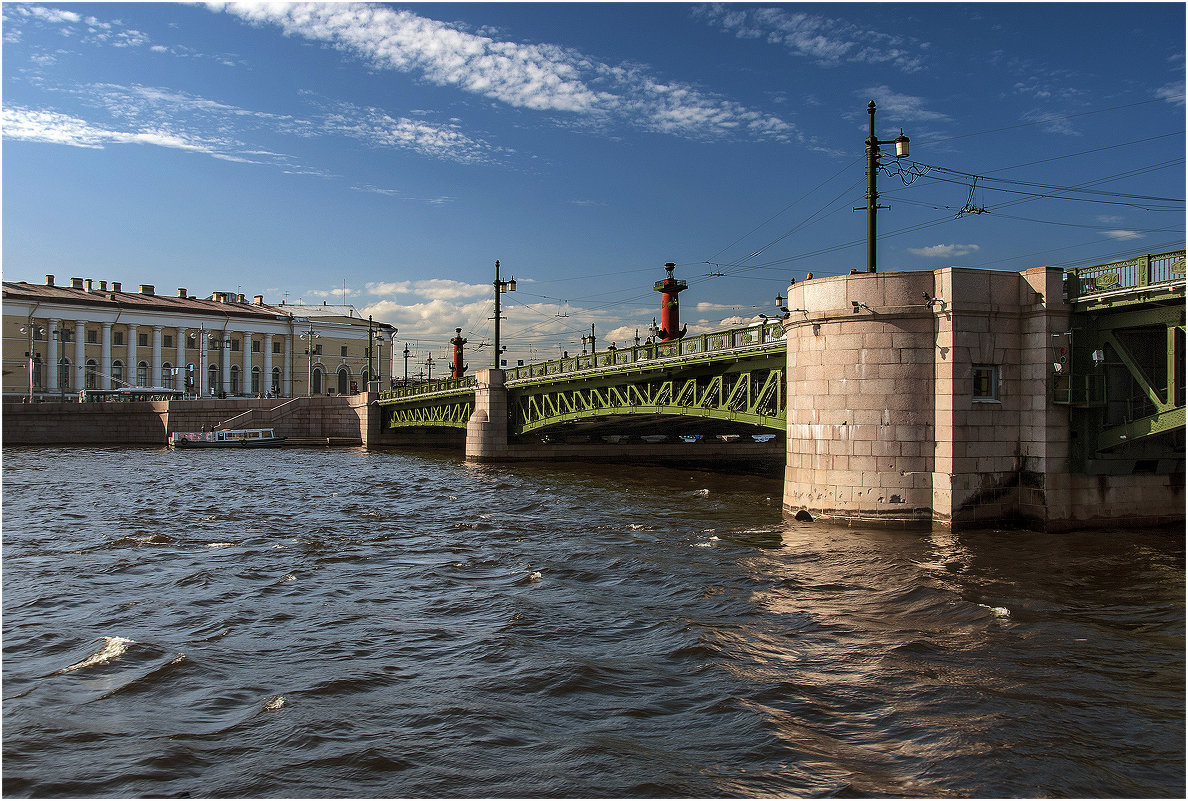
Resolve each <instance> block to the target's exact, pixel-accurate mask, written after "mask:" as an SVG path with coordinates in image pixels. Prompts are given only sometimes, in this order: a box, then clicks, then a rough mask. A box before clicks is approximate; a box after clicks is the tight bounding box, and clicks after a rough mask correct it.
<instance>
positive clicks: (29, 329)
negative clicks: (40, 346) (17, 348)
mask: <svg viewBox="0 0 1188 801" xmlns="http://www.w3.org/2000/svg"><path fill="white" fill-rule="evenodd" d="M21 333H22V334H28V335H29V350H28V352H26V353H25V356H26V357H27V358H28V361H29V403H32V402H33V366H34V364H36V361H37V354H36V352H34V350H33V348H34V347H35V346H34V344H33V342H34V340H35V339H36V338H37V337H38V336H45V329H44V328H39V327H37V326H35V325H33V318H32V317H30V318H29V324H28V325H22V326H21Z"/></svg>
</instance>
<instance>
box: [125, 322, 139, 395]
mask: <svg viewBox="0 0 1188 801" xmlns="http://www.w3.org/2000/svg"><path fill="white" fill-rule="evenodd" d="M137 328H139V324H138V323H128V366H127V367H126V368H124V381H125V382H126V383H127V384H128V386H130V387H134V386H136V385H137V381H136V329H137Z"/></svg>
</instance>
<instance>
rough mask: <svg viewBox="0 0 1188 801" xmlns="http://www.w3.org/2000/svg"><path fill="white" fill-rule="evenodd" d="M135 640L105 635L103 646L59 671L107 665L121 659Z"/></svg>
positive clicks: (70, 671)
mask: <svg viewBox="0 0 1188 801" xmlns="http://www.w3.org/2000/svg"><path fill="white" fill-rule="evenodd" d="M135 642H136V641H135V640H129V639H128V638H126V637H104V638H103V647H102V648H100V649H99V650H98V651H96V652H95V653H93V654H91V655H90V656H88V657H87V658H86V659H84V660H82V661H81V662H78V663H76V664H73V665H70V666H69V667H64V668H62V669H61V670H59V671H57V672H58V673H59V674H61V673H72V672H74V671H76V670H82V669H83V668H89V667H94V666H95V665H106V664H107V663H108V662H110V661H111V660H113V659H119V658H120V657H121V656H123V655H124V653H125V652H126V651H127V650H128V646H129V645H132V644H133V643H135Z"/></svg>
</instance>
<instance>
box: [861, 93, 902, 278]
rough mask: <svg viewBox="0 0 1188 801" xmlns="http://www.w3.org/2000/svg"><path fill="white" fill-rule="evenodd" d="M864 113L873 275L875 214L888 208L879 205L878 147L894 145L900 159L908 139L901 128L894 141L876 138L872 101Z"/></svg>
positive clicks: (869, 257)
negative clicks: (867, 118) (867, 133)
mask: <svg viewBox="0 0 1188 801" xmlns="http://www.w3.org/2000/svg"><path fill="white" fill-rule="evenodd" d="M866 113H867V114H869V115H870V136H868V137H867V139H866V271H867V272H868V273H874V272H878V269H877V267H876V261H877V253H876V250H877V247H876V245H875V240H876V239H877V226H876V224H875V214H876V212H878V210H879V209H886V208H890V207H889V206H880V205H879V190H878V187H877V185H876V184H877V180H876V179H877V176H878V173H879V156H881V155H882V154H883V153H882V151H881V150H879V145H895V158H897V159H901V158H904V157H906V156H907V155H908V138H907V137H906V136H904V135H903V129H902V128H901V129H900V130H899V136H897V137H895V138H894V139H879V138H877V137H876V136H875V102H874V101H873V100H872V101H870V105H868V106H867V107H866Z"/></svg>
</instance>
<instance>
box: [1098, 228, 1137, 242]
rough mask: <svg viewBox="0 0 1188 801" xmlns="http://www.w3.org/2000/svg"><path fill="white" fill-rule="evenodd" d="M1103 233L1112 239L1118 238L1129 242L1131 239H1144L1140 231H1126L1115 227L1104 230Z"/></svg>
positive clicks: (1120, 240)
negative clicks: (1111, 229)
mask: <svg viewBox="0 0 1188 801" xmlns="http://www.w3.org/2000/svg"><path fill="white" fill-rule="evenodd" d="M1102 234H1104V235H1105V236H1108V237H1109V238H1110V239H1116V240H1118V241H1119V242H1128V241H1130V240H1131V239H1142V238H1143V235H1142V234H1141V233H1139V232H1138V231H1126V230H1121V229H1115V230H1113V231H1102Z"/></svg>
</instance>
